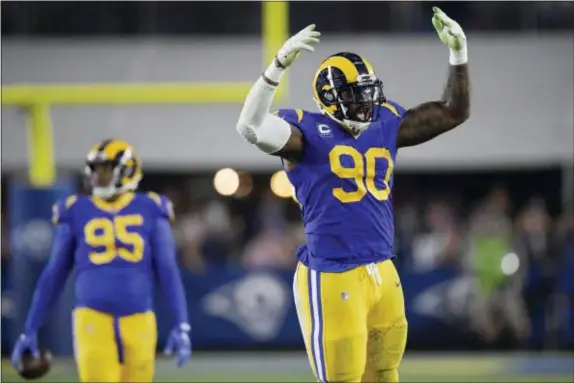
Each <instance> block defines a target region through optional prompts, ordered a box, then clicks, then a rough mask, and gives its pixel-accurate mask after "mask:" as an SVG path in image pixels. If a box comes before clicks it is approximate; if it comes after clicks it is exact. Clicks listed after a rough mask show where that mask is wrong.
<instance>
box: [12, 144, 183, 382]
mask: <svg viewBox="0 0 574 383" xmlns="http://www.w3.org/2000/svg"><path fill="white" fill-rule="evenodd" d="M85 174H86V179H87V182H88V183H89V185H90V187H91V196H75V195H74V196H70V197H68V198H67V199H66V200H65V201H62V202H60V203H57V204H56V205H55V206H54V216H53V221H54V224H55V225H56V229H55V239H54V243H53V247H52V253H51V256H50V260H49V262H48V265H47V266H46V268H45V270H44V272H43V273H42V276H41V277H40V279H39V281H38V285H37V287H36V291H35V293H34V296H33V300H32V304H31V307H30V310H29V313H28V317H27V320H26V323H25V327H24V333H23V334H22V335H21V336H20V338H19V340H18V342H17V344H16V346H15V348H14V351H13V354H12V363H13V365H14V367H16V368H18V366H19V365H20V363H21V362H22V358H23V355H24V354H25V353H26V352H28V351H29V352H31V353H32V354H33V355H36V356H38V355H39V350H38V344H37V338H36V334H37V332H38V329H39V328H40V326H41V325H42V322H43V321H44V318H45V317H46V315H47V313H48V312H49V310H50V309H51V308H52V307H53V305H54V304H55V302H56V301H57V299H58V296H59V294H60V292H61V290H62V288H63V286H64V285H65V282H66V279H67V277H68V275H69V273H70V271H71V270H72V269H73V268H75V269H76V277H75V308H74V312H73V327H74V328H73V336H74V354H75V359H76V363H77V367H78V373H79V377H80V381H82V382H151V381H152V378H153V374H154V364H155V353H156V343H157V327H156V318H155V314H154V312H153V295H154V278H155V277H157V279H158V281H159V284H160V287H161V289H162V290H163V293H164V296H165V299H166V300H167V301H168V303H169V304H170V306H171V308H172V309H173V313H174V316H175V318H174V319H175V323H176V326H175V327H174V329H173V330H172V331H171V333H170V337H169V340H168V345H167V347H166V352H167V353H168V354H170V353H172V352H174V351H175V352H177V353H178V356H179V360H178V364H179V365H180V366H181V365H183V364H184V363H185V362H186V361H187V360H188V359H189V357H190V356H191V343H190V339H189V332H190V329H191V328H190V325H189V324H188V323H189V321H188V312H187V303H186V299H185V293H184V290H183V285H182V281H181V277H180V274H179V268H178V266H177V262H176V254H175V245H174V240H173V236H172V232H171V225H170V221H171V220H173V218H174V216H173V210H172V205H171V202H170V201H169V200H168V199H167V198H165V197H163V196H161V195H158V194H155V193H145V194H144V193H136V192H135V190H136V188H137V186H138V183H139V182H140V180H141V178H142V168H141V162H140V160H139V158H138V157H137V155H136V153H135V151H134V149H133V148H132V147H131V146H130V145H129V144H127V143H126V142H124V141H120V140H106V141H103V142H101V143H98V144H97V145H95V146H94V147H93V148H92V149H91V150H90V152H89V153H88V156H87V162H86V167H85Z"/></svg>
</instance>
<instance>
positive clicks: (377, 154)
mask: <svg viewBox="0 0 574 383" xmlns="http://www.w3.org/2000/svg"><path fill="white" fill-rule="evenodd" d="M344 155H347V156H349V157H351V158H352V159H353V166H352V167H344V166H343V165H342V164H341V156H344ZM379 158H380V159H385V160H386V161H387V171H386V173H385V178H384V180H383V183H384V184H385V187H384V188H382V189H378V188H377V186H376V185H375V177H376V169H377V166H376V165H377V159H379ZM365 162H366V167H365ZM329 163H330V164H331V171H332V172H333V173H334V174H335V175H337V176H338V177H339V178H343V179H352V180H353V181H355V184H356V185H357V189H356V190H353V191H345V190H344V189H343V188H342V187H338V188H334V189H333V195H334V196H335V198H337V199H338V200H339V201H341V202H343V203H350V202H358V201H360V200H362V199H363V198H364V197H365V196H366V195H367V192H369V193H371V195H372V196H373V197H375V198H376V199H377V200H378V201H385V200H387V199H388V198H389V194H390V193H391V188H390V187H389V182H390V179H391V176H392V174H393V168H394V163H393V157H392V156H391V153H390V152H389V150H388V149H385V148H370V149H369V150H367V152H366V153H365V155H364V156H363V155H361V153H359V151H358V150H357V149H355V148H353V147H352V146H346V145H337V146H335V147H334V148H333V149H332V150H331V152H329Z"/></svg>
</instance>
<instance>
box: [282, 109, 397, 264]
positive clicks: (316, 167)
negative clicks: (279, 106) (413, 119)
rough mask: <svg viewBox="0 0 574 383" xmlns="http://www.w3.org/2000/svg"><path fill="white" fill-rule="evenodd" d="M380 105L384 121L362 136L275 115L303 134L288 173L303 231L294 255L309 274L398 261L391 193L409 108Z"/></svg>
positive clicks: (307, 117)
mask: <svg viewBox="0 0 574 383" xmlns="http://www.w3.org/2000/svg"><path fill="white" fill-rule="evenodd" d="M377 107H378V108H380V118H379V119H378V120H377V121H375V122H373V123H372V124H371V125H370V126H369V128H368V129H366V130H365V131H364V132H363V133H361V134H360V135H359V136H358V137H355V136H353V135H351V134H350V133H349V132H348V131H347V130H345V129H344V128H343V127H342V126H341V125H339V124H338V123H336V122H335V121H333V120H331V119H330V118H329V117H327V116H325V115H322V114H319V113H310V112H306V111H302V110H299V109H296V110H293V109H283V110H279V111H278V112H277V115H278V116H279V117H281V118H283V119H284V120H285V121H287V122H288V123H290V124H291V125H293V126H296V127H298V128H299V129H300V130H301V132H302V133H303V136H304V142H305V143H304V149H303V156H302V158H301V160H300V161H299V162H298V163H297V164H296V165H295V166H294V167H290V168H288V167H285V170H286V173H287V176H288V178H289V180H290V181H291V183H292V184H293V186H294V188H295V195H296V198H297V200H298V202H299V204H300V205H301V210H302V215H303V223H304V226H305V235H306V244H304V245H302V246H301V247H299V249H298V250H297V257H298V258H299V260H300V261H301V262H302V263H303V264H304V265H305V266H307V267H309V268H311V269H314V270H317V271H323V272H342V271H346V270H349V269H352V268H355V267H357V266H360V265H364V264H369V263H373V262H381V261H384V260H387V259H389V258H392V257H393V242H394V241H393V240H394V223H393V205H392V197H391V189H392V186H393V170H394V164H395V159H396V154H397V147H396V139H397V132H398V128H399V124H400V121H401V118H402V115H403V114H404V112H405V111H404V109H403V108H402V107H401V106H399V105H397V104H395V103H392V102H388V103H384V104H382V105H379V106H377Z"/></svg>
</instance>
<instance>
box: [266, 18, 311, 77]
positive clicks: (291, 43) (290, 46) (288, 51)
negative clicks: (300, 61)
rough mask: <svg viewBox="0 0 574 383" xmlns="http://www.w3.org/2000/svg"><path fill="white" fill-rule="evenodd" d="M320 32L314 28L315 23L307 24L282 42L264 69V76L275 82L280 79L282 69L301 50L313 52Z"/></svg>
mask: <svg viewBox="0 0 574 383" xmlns="http://www.w3.org/2000/svg"><path fill="white" fill-rule="evenodd" d="M319 36H321V33H320V32H318V31H316V30H315V24H311V25H309V26H307V27H306V28H305V29H302V30H301V31H299V33H297V34H296V35H294V36H291V38H289V40H287V41H286V42H285V44H283V46H282V47H281V49H279V52H277V55H276V56H275V60H274V63H272V64H271V65H270V66H269V68H267V70H266V71H265V76H266V77H267V78H268V79H269V80H271V81H274V82H276V83H278V82H279V80H280V79H281V75H282V73H283V70H285V69H287V68H289V67H290V66H291V65H292V64H293V62H295V60H297V58H298V57H299V54H300V53H301V51H308V52H313V51H314V50H315V48H313V46H314V45H315V44H317V43H318V42H319Z"/></svg>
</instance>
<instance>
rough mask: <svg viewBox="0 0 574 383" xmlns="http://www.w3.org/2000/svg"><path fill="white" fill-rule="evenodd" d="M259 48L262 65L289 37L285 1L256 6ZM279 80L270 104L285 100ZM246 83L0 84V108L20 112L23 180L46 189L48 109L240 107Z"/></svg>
mask: <svg viewBox="0 0 574 383" xmlns="http://www.w3.org/2000/svg"><path fill="white" fill-rule="evenodd" d="M261 4H262V33H261V34H262V48H263V49H262V50H263V60H264V64H265V65H266V64H267V63H269V62H271V60H272V59H273V56H274V55H275V53H276V52H277V50H279V48H281V44H282V43H283V42H284V41H285V40H286V39H287V38H288V36H289V3H288V2H287V1H266V2H262V3H261ZM286 82H287V81H283V82H282V85H281V86H280V87H279V89H278V91H277V96H276V100H282V99H284V98H285V95H286V93H287V89H286V86H285V83H286ZM251 86H252V83H246V82H228V83H222V82H194V83H140V84H121V83H117V84H104V83H95V84H74V85H69V84H46V85H26V84H14V85H7V86H2V104H3V105H11V106H17V107H20V108H22V109H23V110H24V111H25V112H26V117H27V118H26V125H27V140H28V162H29V163H28V177H29V181H30V184H31V185H32V186H35V187H47V186H50V185H52V184H53V183H54V181H55V179H56V169H55V168H56V166H55V159H54V149H53V131H52V121H51V117H50V106H52V105H63V106H79V105H88V106H89V105H134V104H157V105H161V104H172V105H173V104H230V103H242V102H243V101H244V100H245V97H246V95H247V92H249V89H250V88H251Z"/></svg>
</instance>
